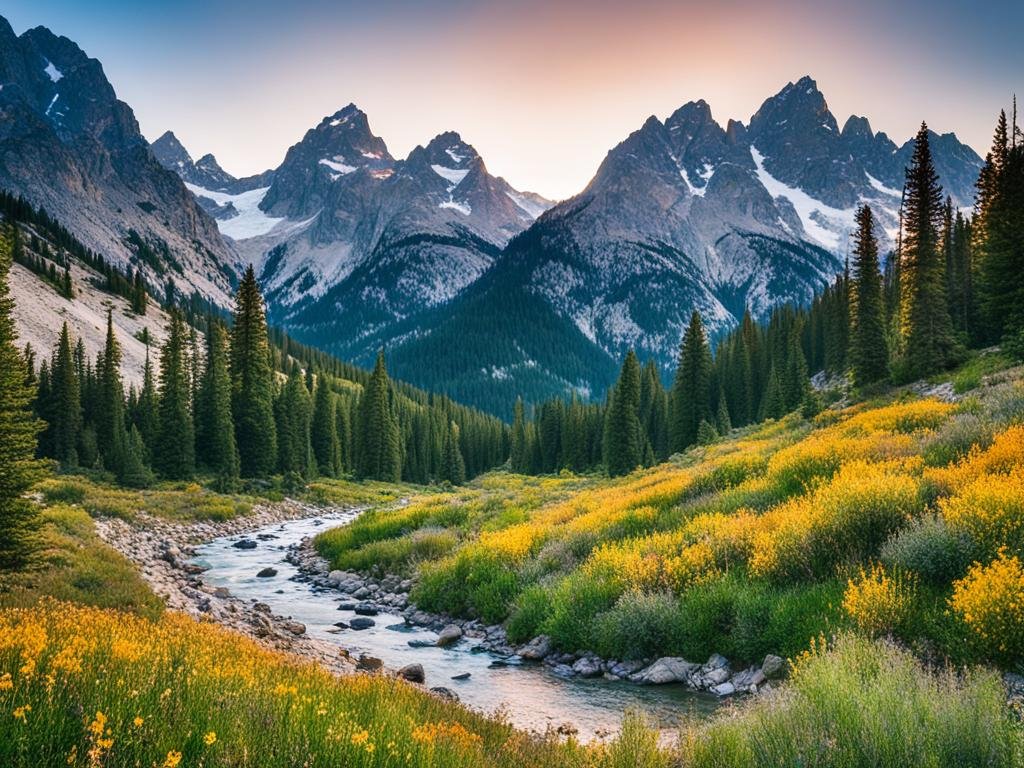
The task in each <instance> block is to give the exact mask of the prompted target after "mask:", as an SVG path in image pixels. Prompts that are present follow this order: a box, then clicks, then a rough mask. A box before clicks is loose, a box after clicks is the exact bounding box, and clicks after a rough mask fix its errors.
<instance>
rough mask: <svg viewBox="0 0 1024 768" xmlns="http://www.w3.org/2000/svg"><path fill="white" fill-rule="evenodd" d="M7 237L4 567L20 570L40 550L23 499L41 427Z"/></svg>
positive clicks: (1, 316)
mask: <svg viewBox="0 0 1024 768" xmlns="http://www.w3.org/2000/svg"><path fill="white" fill-rule="evenodd" d="M10 269H11V246H10V240H9V235H5V236H4V237H3V238H2V239H0V569H2V570H8V569H13V568H20V567H22V566H24V565H25V563H26V562H28V561H29V560H30V558H31V557H32V554H33V552H34V550H35V547H36V543H37V540H36V536H35V533H36V530H37V528H38V525H39V516H38V512H37V511H36V510H37V508H36V505H35V504H33V503H31V502H30V501H28V499H26V498H25V497H24V495H25V493H26V492H27V491H28V490H29V488H31V487H32V485H33V484H34V483H35V482H36V480H38V479H39V478H40V477H41V476H42V465H41V464H40V463H39V462H38V461H37V460H36V459H35V452H36V436H37V435H38V433H39V431H40V429H41V428H42V426H43V425H42V423H41V422H40V421H39V420H38V419H36V418H35V416H34V415H33V413H32V409H31V403H32V397H33V392H32V389H31V387H30V386H29V385H28V382H27V376H26V374H27V371H26V369H25V362H24V359H23V358H22V356H21V353H20V352H19V351H18V348H17V346H16V345H15V341H16V338H17V336H16V333H15V329H14V319H13V316H12V315H13V310H14V300H13V299H12V298H11V296H10V288H9V284H8V275H9V274H10Z"/></svg>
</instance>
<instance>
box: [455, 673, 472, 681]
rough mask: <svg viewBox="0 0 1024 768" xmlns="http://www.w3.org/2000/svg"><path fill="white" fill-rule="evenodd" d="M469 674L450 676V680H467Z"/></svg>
mask: <svg viewBox="0 0 1024 768" xmlns="http://www.w3.org/2000/svg"><path fill="white" fill-rule="evenodd" d="M469 675H470V673H469V672H459V674H457V675H452V680H469Z"/></svg>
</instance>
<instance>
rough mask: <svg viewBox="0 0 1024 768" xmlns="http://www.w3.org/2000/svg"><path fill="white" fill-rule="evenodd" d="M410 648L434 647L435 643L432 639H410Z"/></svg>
mask: <svg viewBox="0 0 1024 768" xmlns="http://www.w3.org/2000/svg"><path fill="white" fill-rule="evenodd" d="M409 647H410V648H433V647H435V643H434V642H433V641H432V640H410V641H409Z"/></svg>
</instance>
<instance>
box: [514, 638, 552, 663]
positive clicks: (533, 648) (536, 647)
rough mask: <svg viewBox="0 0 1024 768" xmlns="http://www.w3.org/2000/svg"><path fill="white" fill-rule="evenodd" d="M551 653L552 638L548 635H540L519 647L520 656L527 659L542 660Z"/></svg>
mask: <svg viewBox="0 0 1024 768" xmlns="http://www.w3.org/2000/svg"><path fill="white" fill-rule="evenodd" d="M549 653H551V638H550V637H548V636H547V635H538V636H537V637H535V638H533V640H531V641H530V642H528V643H527V644H526V645H524V646H523V647H522V648H520V649H519V656H520V657H521V658H524V659H526V660H527V661H541V660H542V659H543V658H544V657H545V656H547V655H548V654H549Z"/></svg>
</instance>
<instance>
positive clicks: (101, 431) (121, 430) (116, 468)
mask: <svg viewBox="0 0 1024 768" xmlns="http://www.w3.org/2000/svg"><path fill="white" fill-rule="evenodd" d="M94 412H95V424H96V443H97V445H98V446H99V451H100V455H101V456H102V458H103V464H104V466H105V467H106V468H107V469H108V470H110V471H112V472H114V473H115V474H120V472H121V471H122V469H123V467H122V462H123V460H124V441H125V415H124V384H123V382H122V380H121V345H120V343H119V342H118V341H117V336H116V335H115V334H114V319H113V315H112V314H111V311H110V310H108V311H107V336H106V341H105V342H104V345H103V351H102V352H101V353H100V355H99V356H98V357H97V359H96V393H95V405H94Z"/></svg>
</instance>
